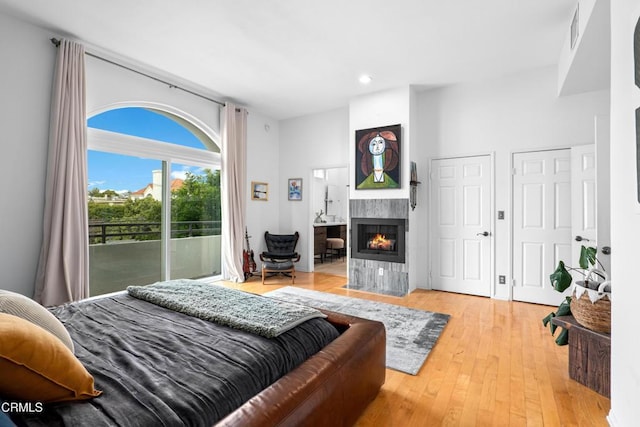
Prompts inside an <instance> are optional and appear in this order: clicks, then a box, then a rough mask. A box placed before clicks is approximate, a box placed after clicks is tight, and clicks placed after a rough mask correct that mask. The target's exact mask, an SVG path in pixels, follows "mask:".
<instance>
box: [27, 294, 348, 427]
mask: <svg viewBox="0 0 640 427" xmlns="http://www.w3.org/2000/svg"><path fill="white" fill-rule="evenodd" d="M53 313H54V314H55V315H56V316H57V317H58V318H59V319H60V320H61V321H62V322H63V323H64V324H65V326H66V327H67V329H68V330H69V333H70V334H71V337H72V339H73V341H74V344H75V348H76V356H77V357H78V358H79V359H80V360H81V361H82V363H83V364H84V365H85V367H86V368H87V370H88V371H89V372H90V373H91V374H92V375H93V376H94V378H95V382H96V388H97V389H99V390H102V391H103V394H102V395H101V396H99V397H97V398H94V399H92V400H88V401H83V402H72V403H58V404H51V405H46V406H45V410H44V412H43V413H42V414H39V415H38V414H33V415H24V416H23V418H22V419H20V420H15V421H16V422H17V424H18V425H21V424H24V425H42V426H52V425H66V426H91V427H99V426H114V425H121V426H182V425H189V426H210V425H212V424H214V423H215V422H216V421H218V420H220V419H222V418H223V417H224V416H225V415H227V414H229V413H230V412H232V411H233V410H234V409H236V408H237V407H239V406H240V405H242V404H243V403H244V402H245V401H247V400H248V399H250V398H251V397H252V396H254V395H255V394H257V393H258V392H260V391H261V390H263V389H264V388H266V387H267V386H269V385H270V384H272V383H273V382H275V381H276V380H277V379H278V378H280V377H281V376H283V375H285V374H286V373H287V372H289V371H291V370H292V369H293V368H295V367H296V366H298V365H299V364H300V363H302V362H303V361H304V360H305V359H307V358H308V357H309V356H311V355H313V354H315V353H316V352H318V351H319V350H320V349H321V348H322V347H324V346H326V345H327V344H328V343H329V342H331V341H332V340H333V339H335V338H336V337H337V336H338V332H337V330H336V329H335V328H334V327H333V326H332V325H331V324H330V323H329V322H327V321H326V320H324V319H320V318H316V319H311V320H309V321H307V322H305V323H303V324H301V325H299V326H297V327H296V328H294V329H291V330H290V331H287V332H285V333H283V334H282V335H280V336H278V337H276V338H271V339H269V338H264V337H261V336H258V335H254V334H251V333H248V332H243V331H239V330H235V329H231V328H229V327H226V326H220V325H217V324H215V323H212V322H208V321H205V320H201V319H198V318H195V317H190V316H187V315H184V314H181V313H177V312H174V311H171V310H168V309H165V308H162V307H159V306H156V305H154V304H151V303H148V302H145V301H141V300H137V299H135V298H133V297H131V296H129V295H126V294H121V295H117V296H114V297H107V298H102V299H97V300H93V301H87V302H83V303H72V304H68V305H65V306H62V307H59V308H56V309H54V310H53Z"/></svg>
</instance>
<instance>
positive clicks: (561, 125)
mask: <svg viewBox="0 0 640 427" xmlns="http://www.w3.org/2000/svg"><path fill="white" fill-rule="evenodd" d="M556 79H557V75H556V68H555V67H546V68H541V69H536V70H530V71H527V72H524V73H519V74H515V75H511V76H507V77H504V78H499V79H494V80H488V81H481V82H473V83H466V84H459V85H454V86H449V87H446V88H442V89H436V90H431V91H426V92H423V93H421V94H420V97H419V104H418V110H419V112H418V114H419V117H418V122H417V126H418V129H417V133H418V137H417V141H418V142H417V143H415V144H413V147H412V149H413V154H414V157H415V158H418V159H420V160H419V164H418V166H419V175H420V176H425V175H426V173H425V172H424V167H425V165H426V164H428V163H429V159H432V158H442V157H454V156H466V155H474V154H488V153H494V155H495V201H494V206H493V207H494V209H495V210H496V211H497V210H504V211H505V220H504V221H496V222H495V228H494V229H493V230H492V232H493V237H494V244H495V275H494V276H496V277H494V283H496V285H495V288H494V293H493V295H494V296H495V297H498V298H508V297H509V289H508V287H507V285H498V284H497V276H498V275H506V276H507V277H511V273H512V272H511V263H510V259H511V255H510V254H511V248H510V239H511V234H510V232H511V228H510V215H511V208H512V207H511V198H510V194H511V188H510V183H511V173H510V171H511V155H512V153H514V152H518V151H528V150H536V149H547V148H556V147H571V146H573V145H582V144H589V143H593V142H594V138H595V136H594V135H595V131H594V116H595V115H597V114H607V112H608V108H609V107H608V105H609V103H608V97H609V92H608V91H598V92H590V93H585V94H580V95H573V96H567V97H562V98H558V97H557V95H556V93H557V80H556ZM423 182H424V184H423V185H421V186H420V188H419V199H421V200H428V192H427V191H428V186H429V185H428V181H427V180H426V179H424V180H423ZM494 216H496V217H497V215H494ZM423 221H424V222H420V229H419V231H418V232H419V234H420V235H421V236H428V227H427V223H426V222H427V218H426V217H423ZM421 256H422V260H424V262H418V263H417V265H418V266H419V268H420V269H421V271H419V272H418V276H419V277H422V276H423V275H424V276H426V275H427V274H428V263H427V262H426V260H427V258H426V256H427V252H426V249H425V251H424V254H422V255H421ZM507 282H510V281H509V280H507Z"/></svg>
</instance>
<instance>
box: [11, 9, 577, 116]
mask: <svg viewBox="0 0 640 427" xmlns="http://www.w3.org/2000/svg"><path fill="white" fill-rule="evenodd" d="M576 4H577V0H517V1H516V0H484V1H478V0H322V1H310V0H270V1H267V0H180V1H178V0H171V1H170V0H135V1H131V0H55V1H52V0H28V1H25V0H0V12H4V13H7V14H10V15H14V16H17V17H20V18H23V19H25V20H27V21H29V22H32V23H35V24H37V25H39V26H42V27H44V28H46V29H48V30H50V31H51V32H52V34H51V36H52V37H54V36H57V37H60V36H62V37H69V38H72V39H75V40H77V41H80V42H83V43H85V44H86V46H87V50H88V51H90V52H91V49H92V48H93V49H95V52H100V53H104V52H106V53H108V54H110V55H112V56H113V57H115V58H116V59H122V60H123V61H126V62H130V61H133V62H134V63H136V64H138V66H139V67H140V68H141V69H146V70H154V69H155V70H163V71H162V73H161V74H162V77H172V76H173V77H175V79H176V82H180V83H182V82H188V83H190V84H193V85H194V87H197V88H198V89H199V90H202V91H203V92H205V93H206V94H209V95H214V96H218V97H219V98H221V99H230V100H234V101H235V102H237V103H240V104H244V105H246V106H248V107H250V108H253V109H255V110H257V111H260V112H262V113H264V114H266V115H268V116H270V117H272V118H275V119H285V118H290V117H296V116H301V115H306V114H310V113H315V112H319V111H326V110H330V109H334V108H339V107H344V106H347V105H348V102H349V99H350V98H352V97H354V96H358V95H361V94H365V93H369V92H376V91H380V90H385V89H390V88H396V87H402V86H406V85H416V86H417V87H418V88H429V87H434V86H440V85H446V84H451V83H457V82H462V81H471V80H478V79H483V78H488V77H492V76H498V75H503V74H509V73H513V72H518V71H521V70H524V69H528V68H534V67H542V66H546V65H551V64H556V63H557V61H558V57H559V54H560V49H561V47H562V44H563V42H564V40H565V38H566V37H567V33H568V31H569V25H570V21H571V17H572V15H573V12H574V10H575V7H576ZM365 73H366V74H370V75H372V76H373V82H372V83H371V84H369V85H368V86H362V85H361V84H360V83H358V77H359V76H360V75H361V74H365Z"/></svg>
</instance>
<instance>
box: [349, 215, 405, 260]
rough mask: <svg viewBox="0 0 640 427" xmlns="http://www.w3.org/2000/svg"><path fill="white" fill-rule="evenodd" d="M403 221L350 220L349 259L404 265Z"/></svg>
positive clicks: (384, 219)
mask: <svg viewBox="0 0 640 427" xmlns="http://www.w3.org/2000/svg"><path fill="white" fill-rule="evenodd" d="M405 223H406V221H405V220H404V219H386V218H351V257H352V258H361V259H371V260H377V261H389V262H398V263H404V260H405Z"/></svg>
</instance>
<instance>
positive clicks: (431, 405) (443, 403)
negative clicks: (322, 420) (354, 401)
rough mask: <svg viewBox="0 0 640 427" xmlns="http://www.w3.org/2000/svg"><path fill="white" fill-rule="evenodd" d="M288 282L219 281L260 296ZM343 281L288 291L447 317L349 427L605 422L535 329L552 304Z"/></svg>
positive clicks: (605, 406)
mask: <svg viewBox="0 0 640 427" xmlns="http://www.w3.org/2000/svg"><path fill="white" fill-rule="evenodd" d="M290 281H291V279H284V278H271V279H269V281H268V282H267V283H268V284H265V285H262V284H261V283H260V278H259V277H255V278H250V279H249V280H248V281H247V282H245V283H243V284H236V283H231V282H224V283H225V285H226V286H229V287H233V288H236V289H242V290H246V291H249V292H255V293H264V292H268V291H270V290H273V289H277V288H279V287H282V286H288V285H290ZM269 283H270V284H269ZM345 283H346V278H345V277H340V276H334V275H329V274H323V273H297V277H296V284H295V286H299V287H302V288H307V289H314V290H318V291H323V292H330V293H334V294H338V295H344V296H352V297H358V298H365V299H370V300H375V301H381V302H387V303H391V304H397V305H403V306H407V307H412V308H417V309H422V310H429V311H435V312H441V313H447V314H450V315H451V319H450V320H449V323H448V324H447V326H446V328H445V329H444V331H443V333H442V335H441V336H440V338H439V340H438V342H437V344H436V346H435V347H434V349H433V350H432V351H431V354H430V355H429V357H428V358H427V361H426V362H425V364H424V365H423V366H422V369H421V370H420V372H419V373H418V375H417V376H412V375H407V374H403V373H400V372H397V371H393V370H390V369H387V376H386V382H385V384H384V386H383V387H382V390H381V391H380V394H379V395H378V397H377V398H376V399H375V400H374V401H373V402H372V403H371V404H370V405H369V407H368V408H367V410H366V411H365V412H364V414H363V415H362V416H361V417H360V419H359V421H358V423H357V424H356V425H357V426H359V427H373V426H375V427H379V426H394V427H395V426H509V427H511V426H563V427H564V426H607V425H608V423H607V421H606V419H605V417H606V415H607V414H608V412H609V409H610V401H609V399H607V398H605V397H602V396H600V395H599V394H597V393H596V392H594V391H592V390H590V389H588V388H586V387H584V386H582V385H580V384H579V383H577V382H575V381H573V380H571V379H570V378H569V375H568V372H567V364H568V354H567V351H568V350H567V347H566V346H564V347H558V346H557V345H555V343H554V341H553V337H551V335H550V333H549V330H548V329H547V328H544V327H543V326H542V321H541V319H542V318H543V317H544V316H545V315H547V314H548V313H549V312H550V311H552V310H553V309H554V308H553V307H549V306H542V305H536V304H526V303H519V302H507V301H497V300H492V299H490V298H484V297H474V296H468V295H461V294H454V293H448V292H439V291H424V290H417V291H414V292H412V293H411V294H410V295H408V296H406V297H403V298H397V297H387V296H382V295H376V294H371V293H366V292H358V291H348V290H346V289H343V288H342V286H343V285H344V284H345Z"/></svg>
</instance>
